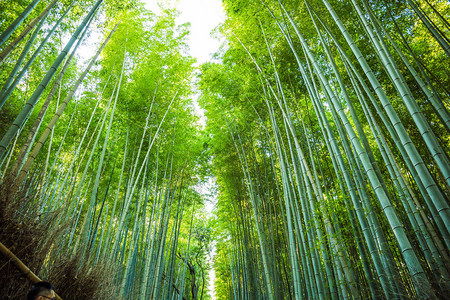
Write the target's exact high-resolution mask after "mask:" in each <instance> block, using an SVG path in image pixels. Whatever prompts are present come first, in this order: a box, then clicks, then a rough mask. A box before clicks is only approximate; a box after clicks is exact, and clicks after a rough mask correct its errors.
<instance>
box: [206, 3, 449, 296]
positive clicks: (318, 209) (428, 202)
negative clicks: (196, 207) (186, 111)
mask: <svg viewBox="0 0 450 300" xmlns="http://www.w3.org/2000/svg"><path fill="white" fill-rule="evenodd" d="M224 6H225V9H226V14H227V21H226V22H225V24H224V25H223V26H222V27H221V28H220V32H221V33H222V34H223V35H225V36H226V37H227V43H228V44H227V46H228V47H227V48H225V49H224V50H223V51H222V53H221V54H220V55H221V58H222V61H221V62H220V63H209V64H204V65H203V66H202V73H201V75H200V89H201V90H202V92H203V94H202V97H201V103H202V104H203V105H204V107H205V110H206V116H207V118H208V120H209V122H208V124H207V130H208V131H209V132H210V138H211V140H210V142H209V143H210V144H211V151H212V155H213V164H212V168H213V172H215V175H216V176H217V183H218V185H219V200H218V201H219V202H218V208H217V209H218V212H217V213H216V216H217V221H216V222H218V223H219V224H220V225H219V226H218V229H217V234H216V238H217V251H218V254H217V257H216V261H217V262H216V264H217V268H216V276H217V283H216V284H217V286H216V289H217V293H219V294H220V295H223V297H224V298H234V299H369V298H371V299H400V298H402V299H437V298H439V299H444V298H446V297H448V295H449V266H450V265H449V260H448V258H449V256H448V254H449V252H448V249H449V244H448V234H449V232H448V229H449V225H448V212H449V206H448V197H449V191H450V190H449V177H448V174H449V170H450V164H449V157H448V155H449V147H448V146H449V145H450V143H449V129H450V128H449V126H448V125H449V123H448V121H449V113H448V110H449V104H450V103H449V101H448V99H449V91H448V84H449V78H450V77H449V72H448V66H449V62H450V57H449V53H448V46H449V29H450V27H449V23H448V14H449V8H450V7H449V5H448V2H446V1H402V2H401V3H400V2H393V1H368V0H360V1H359V0H351V1H328V0H319V1H315V0H300V1H289V0H279V1H278V0H274V1H266V0H258V1H238V0H236V1H234V0H229V1H224ZM224 149H233V151H232V152H226V153H224ZM230 220H231V222H230Z"/></svg>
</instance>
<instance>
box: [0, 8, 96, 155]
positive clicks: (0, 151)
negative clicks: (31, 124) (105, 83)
mask: <svg viewBox="0 0 450 300" xmlns="http://www.w3.org/2000/svg"><path fill="white" fill-rule="evenodd" d="M102 1H103V0H97V2H96V3H95V4H94V6H93V7H92V8H91V10H90V11H89V13H88V14H87V15H86V17H85V18H84V20H83V22H81V24H80V25H79V26H78V28H77V29H76V30H75V32H74V33H73V35H72V37H71V39H70V40H69V42H68V43H67V44H66V46H65V47H64V49H63V50H62V51H61V53H60V54H59V56H58V57H57V58H56V60H55V61H54V62H53V64H52V66H51V67H50V69H49V70H48V71H47V74H46V75H45V76H44V78H43V79H42V81H41V83H40V84H39V86H38V87H37V88H36V90H35V91H34V92H33V94H32V95H31V97H30V99H29V100H28V102H27V103H26V104H25V106H24V107H23V109H22V110H21V112H20V113H19V115H18V116H17V117H16V119H15V120H14V122H13V124H11V126H10V127H9V129H8V131H7V132H6V133H5V135H4V136H3V138H2V139H1V141H0V159H2V158H3V156H4V155H5V153H6V150H7V148H8V147H9V144H10V143H11V141H12V139H13V138H14V137H15V136H16V134H17V132H18V131H19V129H20V128H21V127H22V124H23V122H24V121H25V119H26V118H27V117H28V116H29V114H30V113H31V111H32V110H33V108H34V106H35V105H36V103H37V102H38V101H39V98H40V96H41V95H42V93H43V92H44V90H45V88H46V87H47V85H48V83H49V82H50V80H51V79H52V78H53V75H55V73H56V70H57V69H58V67H59V65H60V64H61V63H62V61H63V60H64V58H65V57H66V55H67V53H69V50H70V48H71V47H72V45H73V44H74V42H75V40H76V39H77V37H78V35H79V34H80V33H81V31H82V30H83V29H84V27H85V26H86V24H87V23H88V21H89V19H91V18H92V17H93V16H94V14H95V12H96V11H97V8H98V7H99V6H100V4H101V3H102Z"/></svg>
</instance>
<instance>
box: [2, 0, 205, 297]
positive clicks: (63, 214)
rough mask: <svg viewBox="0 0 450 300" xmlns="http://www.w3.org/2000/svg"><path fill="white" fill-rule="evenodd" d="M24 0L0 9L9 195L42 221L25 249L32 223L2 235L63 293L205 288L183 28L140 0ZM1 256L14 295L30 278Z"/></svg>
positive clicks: (5, 288)
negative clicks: (12, 268)
mask: <svg viewBox="0 0 450 300" xmlns="http://www.w3.org/2000/svg"><path fill="white" fill-rule="evenodd" d="M24 2H27V1H17V2H16V1H2V4H1V5H2V9H1V10H0V11H1V14H2V21H3V23H2V32H3V33H2V35H1V42H2V47H3V48H2V54H1V59H2V62H1V63H2V65H1V78H2V79H1V85H2V87H1V99H2V100H1V104H0V105H1V119H2V121H1V122H2V125H1V135H2V139H1V142H0V145H1V146H0V149H1V150H0V164H1V178H2V185H3V188H2V204H8V203H9V204H10V206H12V207H14V211H13V212H12V213H13V214H14V217H15V219H16V220H17V222H18V223H19V224H25V225H26V224H28V223H33V224H34V223H40V224H45V228H47V230H46V231H43V232H37V233H35V234H36V235H38V236H37V238H36V239H37V240H38V241H37V242H36V243H34V242H33V244H32V243H31V242H30V243H29V244H25V245H22V246H21V244H20V243H21V241H19V242H17V241H16V240H14V237H15V236H19V239H20V236H21V234H22V235H26V234H27V231H26V230H25V228H27V227H25V228H23V227H17V228H13V230H14V231H19V232H18V233H17V234H15V235H12V234H10V233H9V232H8V231H7V229H6V227H5V228H2V232H1V238H0V239H1V242H2V244H4V245H5V246H6V247H8V248H9V249H10V250H11V251H12V252H13V253H14V254H15V255H16V256H17V257H19V258H21V259H22V260H23V261H24V262H25V263H26V265H27V267H29V268H30V269H31V270H32V271H33V272H35V273H36V274H37V275H38V276H39V277H40V278H41V279H48V280H51V281H52V282H53V283H54V285H55V286H56V288H57V292H58V293H59V295H60V296H61V297H62V298H64V299H87V298H96V299H104V298H105V297H118V298H119V299H173V298H177V299H186V298H194V299H197V298H201V296H203V295H204V294H205V295H206V294H207V292H206V290H207V286H206V280H207V269H208V266H207V263H206V260H207V253H208V249H209V239H210V230H209V229H208V227H207V226H206V223H205V218H204V216H203V203H202V202H201V196H200V194H199V193H198V192H196V189H195V187H194V186H195V184H197V182H198V181H199V180H200V179H199V175H198V173H199V172H200V171H199V169H200V167H199V161H201V160H202V157H203V156H204V155H203V154H202V153H203V152H204V151H203V147H202V142H201V141H202V137H201V132H200V131H199V130H197V125H196V122H197V121H196V118H197V117H196V116H195V115H194V114H193V112H192V111H193V108H192V104H191V100H190V99H191V94H192V91H191V90H192V89H191V87H190V81H191V78H192V74H193V63H194V59H193V58H191V57H189V56H188V55H187V54H186V51H185V48H186V42H185V40H186V36H187V34H188V29H187V27H186V25H176V24H175V17H176V12H175V11H174V10H171V9H163V10H162V11H161V14H160V15H155V14H153V13H152V12H150V11H148V10H146V9H145V8H144V5H143V4H142V3H139V2H130V3H128V2H125V1H122V2H112V1H110V2H106V1H104V2H105V3H102V0H96V1H32V2H31V3H24ZM4 5H6V7H4ZM27 5H28V6H27ZM5 8H6V9H5ZM27 15H29V16H27ZM86 44H87V46H84V45H86ZM83 46H84V47H85V49H86V48H88V49H91V50H90V51H92V54H89V55H88V56H89V57H86V54H84V56H82V55H79V54H78V53H79V50H80V49H82V48H83ZM94 49H95V50H94ZM85 51H86V50H85ZM5 199H6V200H5ZM11 203H12V204H11ZM2 217H4V214H3V215H2ZM3 224H4V223H3V222H2V225H3ZM20 226H22V225H20ZM33 228H40V229H42V226H41V227H33ZM30 245H34V246H33V247H30ZM30 248H35V249H30ZM30 252H31V254H30ZM2 259H3V257H2ZM36 261H37V263H36ZM5 262H7V260H2V267H1V268H2V269H3V271H2V273H1V274H2V280H1V281H2V284H1V285H2V295H3V296H5V297H7V298H8V299H9V298H11V299H17V296H18V295H20V292H17V290H18V289H19V290H20V287H19V288H17V286H22V289H23V290H25V292H24V293H26V289H29V287H30V286H31V282H27V283H25V284H24V283H23V282H22V283H21V282H20V280H19V281H18V278H21V277H22V275H21V274H18V275H17V276H15V275H14V276H15V278H13V279H14V280H15V281H14V280H12V281H11V278H12V277H14V276H11V274H10V273H7V272H6V271H5V268H6V267H5V265H4V263H5ZM60 269H62V270H64V271H62V272H61V271H59V270H60ZM95 274H97V275H95ZM95 276H97V278H95ZM99 278H100V279H99ZM8 280H9V281H8ZM95 280H97V283H96V284H95V285H94V288H93V289H91V290H89V289H88V287H89V284H91V285H92V282H93V281H95ZM78 282H81V283H78ZM77 284H78V286H77ZM80 285H81V287H80ZM15 288H16V289H15ZM3 296H2V297H3ZM22 297H25V295H24V294H23V295H22ZM203 298H206V297H203Z"/></svg>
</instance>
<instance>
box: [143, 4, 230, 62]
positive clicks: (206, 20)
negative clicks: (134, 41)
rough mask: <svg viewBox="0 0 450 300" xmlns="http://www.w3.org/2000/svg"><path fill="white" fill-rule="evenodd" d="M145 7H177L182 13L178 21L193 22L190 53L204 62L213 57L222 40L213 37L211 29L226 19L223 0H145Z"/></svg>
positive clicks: (152, 9)
mask: <svg viewBox="0 0 450 300" xmlns="http://www.w3.org/2000/svg"><path fill="white" fill-rule="evenodd" d="M144 2H145V3H146V4H145V7H146V8H147V9H149V10H151V11H153V12H155V13H158V11H159V7H158V3H161V4H162V5H163V6H168V7H175V8H177V9H178V10H179V11H180V12H181V15H180V16H179V17H178V20H177V23H178V24H183V23H187V22H189V23H191V27H190V35H189V42H188V44H189V47H190V55H191V56H193V57H195V58H197V63H198V64H202V63H204V62H207V61H209V60H210V59H211V54H213V53H215V52H216V51H217V50H218V49H219V46H220V43H221V41H219V40H217V39H214V38H212V37H211V35H210V33H211V31H212V30H213V29H214V28H215V27H216V26H217V25H219V24H220V23H223V22H224V20H225V14H224V12H223V8H222V1H221V0H165V1H164V0H144Z"/></svg>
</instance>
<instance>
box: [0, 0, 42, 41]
mask: <svg viewBox="0 0 450 300" xmlns="http://www.w3.org/2000/svg"><path fill="white" fill-rule="evenodd" d="M39 2H41V0H34V1H32V2H31V3H30V4H29V5H28V6H27V7H26V8H25V9H24V10H23V12H22V13H21V14H20V15H19V16H18V17H17V18H16V19H15V20H14V21H13V22H12V23H11V25H9V26H8V28H6V30H5V31H3V32H2V34H1V35H0V47H1V46H2V45H3V43H4V42H6V40H7V39H8V38H9V37H10V36H11V34H12V33H13V32H14V30H16V29H17V27H19V25H20V24H22V22H23V20H25V18H26V17H27V16H28V15H29V14H30V12H31V11H32V10H33V9H34V8H35V7H36V5H38V4H39Z"/></svg>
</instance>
